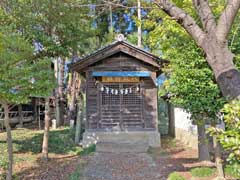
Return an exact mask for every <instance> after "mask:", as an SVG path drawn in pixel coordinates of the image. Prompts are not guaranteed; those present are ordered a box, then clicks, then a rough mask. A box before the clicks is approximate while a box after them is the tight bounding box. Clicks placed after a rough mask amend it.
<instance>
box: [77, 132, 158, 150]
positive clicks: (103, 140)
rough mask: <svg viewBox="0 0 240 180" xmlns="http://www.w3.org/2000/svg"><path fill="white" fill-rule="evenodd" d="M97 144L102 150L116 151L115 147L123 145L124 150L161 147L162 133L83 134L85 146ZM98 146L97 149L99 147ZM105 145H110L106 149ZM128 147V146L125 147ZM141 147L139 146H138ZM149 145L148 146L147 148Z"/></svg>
mask: <svg viewBox="0 0 240 180" xmlns="http://www.w3.org/2000/svg"><path fill="white" fill-rule="evenodd" d="M91 144H97V145H99V146H98V147H100V149H101V150H100V151H106V152H108V151H114V150H111V149H113V147H122V148H119V149H124V150H122V151H125V152H128V150H127V147H130V148H129V149H130V150H129V151H132V149H133V148H134V147H135V149H136V151H138V150H139V152H142V151H146V150H147V149H148V147H160V146H161V143H160V133H159V132H157V131H128V132H125V131H113V132H88V131H87V132H85V133H84V134H83V141H82V145H83V147H88V146H90V145H91ZM141 146H142V147H141ZM98 147H97V149H99V148H98ZM103 147H110V149H109V148H108V150H107V149H106V150H104V149H103ZM124 147H126V148H124ZM137 147H139V148H137ZM145 147H147V148H145Z"/></svg>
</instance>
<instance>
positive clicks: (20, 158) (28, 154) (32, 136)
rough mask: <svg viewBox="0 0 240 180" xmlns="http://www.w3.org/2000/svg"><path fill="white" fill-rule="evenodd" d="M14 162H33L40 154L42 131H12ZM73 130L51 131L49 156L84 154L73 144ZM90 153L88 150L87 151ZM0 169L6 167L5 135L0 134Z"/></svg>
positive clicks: (21, 129)
mask: <svg viewBox="0 0 240 180" xmlns="http://www.w3.org/2000/svg"><path fill="white" fill-rule="evenodd" d="M12 138H13V152H14V162H15V163H18V162H27V163H29V162H34V161H36V160H37V155H38V154H39V153H41V146H42V138H43V131H42V130H32V129H27V128H18V129H14V130H12ZM73 139H74V130H73V129H70V128H69V127H64V128H61V129H56V130H51V131H50V134H49V153H50V154H69V155H79V154H81V153H83V152H84V153H86V152H85V150H83V149H82V148H81V147H79V146H76V145H75V143H74V140H73ZM87 151H90V150H87ZM0 154H1V156H0V169H1V168H2V169H6V167H7V143H6V133H0Z"/></svg>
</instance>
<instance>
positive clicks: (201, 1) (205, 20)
mask: <svg viewBox="0 0 240 180" xmlns="http://www.w3.org/2000/svg"><path fill="white" fill-rule="evenodd" d="M192 2H193V5H194V7H195V9H196V10H197V12H198V15H199V17H200V19H201V22H202V25H203V28H204V29H205V30H206V32H213V31H214V30H215V28H216V21H215V17H214V15H213V13H212V10H211V8H210V6H209V3H208V0H192Z"/></svg>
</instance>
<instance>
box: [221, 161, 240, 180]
mask: <svg viewBox="0 0 240 180" xmlns="http://www.w3.org/2000/svg"><path fill="white" fill-rule="evenodd" d="M239 169H240V165H239V164H234V165H227V166H226V167H225V169H224V172H225V174H226V175H229V176H232V177H234V178H237V179H240V174H239V172H238V171H237V170H239Z"/></svg>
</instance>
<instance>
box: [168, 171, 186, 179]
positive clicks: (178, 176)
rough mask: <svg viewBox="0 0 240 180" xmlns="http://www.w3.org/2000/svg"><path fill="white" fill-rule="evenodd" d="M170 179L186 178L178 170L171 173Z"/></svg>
mask: <svg viewBox="0 0 240 180" xmlns="http://www.w3.org/2000/svg"><path fill="white" fill-rule="evenodd" d="M168 180H186V178H185V177H183V176H181V175H180V174H179V173H177V172H173V173H171V174H169V176H168Z"/></svg>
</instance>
